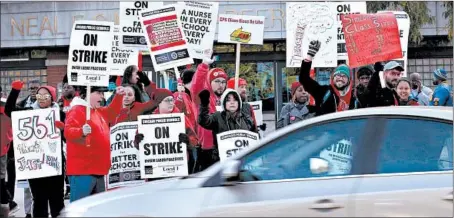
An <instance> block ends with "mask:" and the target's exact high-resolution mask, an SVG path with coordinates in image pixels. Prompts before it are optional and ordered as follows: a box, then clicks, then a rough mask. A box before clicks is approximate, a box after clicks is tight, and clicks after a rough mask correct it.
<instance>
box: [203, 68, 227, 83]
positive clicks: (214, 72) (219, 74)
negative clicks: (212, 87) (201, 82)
mask: <svg viewBox="0 0 454 218" xmlns="http://www.w3.org/2000/svg"><path fill="white" fill-rule="evenodd" d="M208 73H209V75H210V82H211V81H213V80H215V79H217V78H224V79H226V80H227V74H226V73H225V71H224V70H223V69H221V68H213V69H211V70H210V72H208Z"/></svg>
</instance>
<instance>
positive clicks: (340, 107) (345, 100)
mask: <svg viewBox="0 0 454 218" xmlns="http://www.w3.org/2000/svg"><path fill="white" fill-rule="evenodd" d="M332 79H333V78H332V77H331V87H332V88H333V90H334V93H335V94H336V95H337V96H338V97H339V102H338V103H337V105H336V106H337V108H336V111H346V110H348V109H349V108H350V100H351V99H352V83H351V82H350V81H349V85H348V87H347V90H346V91H345V93H343V94H341V92H340V91H339V90H338V89H337V88H336V86H335V85H334V82H333V81H332Z"/></svg>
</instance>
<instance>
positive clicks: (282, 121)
mask: <svg viewBox="0 0 454 218" xmlns="http://www.w3.org/2000/svg"><path fill="white" fill-rule="evenodd" d="M291 90H292V100H291V101H290V102H289V103H288V104H286V105H285V106H284V107H283V108H282V111H281V115H280V117H279V120H278V121H277V128H278V129H279V128H282V127H284V126H288V125H290V124H293V123H297V122H299V121H301V120H305V119H309V118H312V117H314V116H315V113H316V111H317V108H316V107H315V106H312V105H309V93H307V92H306V90H304V87H303V86H302V85H301V83H299V82H298V81H295V82H293V83H292V86H291Z"/></svg>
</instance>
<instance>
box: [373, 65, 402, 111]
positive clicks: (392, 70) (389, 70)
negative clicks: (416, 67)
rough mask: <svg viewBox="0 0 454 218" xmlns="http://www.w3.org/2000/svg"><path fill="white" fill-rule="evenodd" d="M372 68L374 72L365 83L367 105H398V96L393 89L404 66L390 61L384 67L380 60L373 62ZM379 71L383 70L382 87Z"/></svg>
mask: <svg viewBox="0 0 454 218" xmlns="http://www.w3.org/2000/svg"><path fill="white" fill-rule="evenodd" d="M374 70H375V72H374V73H373V74H372V77H371V78H370V81H369V84H368V85H367V100H368V105H367V106H368V107H380V106H391V105H394V106H398V105H399V96H398V95H397V92H396V90H395V89H396V86H397V83H398V82H399V79H400V78H401V76H402V71H404V68H403V67H402V66H401V65H400V64H399V63H397V62H396V61H390V62H388V63H387V64H386V65H385V66H384V67H383V65H382V64H381V63H380V62H377V63H375V65H374ZM381 71H384V72H383V78H384V81H385V84H384V87H382V85H381V82H380V75H379V74H380V72H381Z"/></svg>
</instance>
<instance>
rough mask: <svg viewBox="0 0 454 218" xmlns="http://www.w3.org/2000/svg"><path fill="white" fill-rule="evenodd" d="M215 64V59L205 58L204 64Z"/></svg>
mask: <svg viewBox="0 0 454 218" xmlns="http://www.w3.org/2000/svg"><path fill="white" fill-rule="evenodd" d="M213 62H214V59H211V58H207V57H204V58H203V62H202V63H204V64H207V65H210V64H212V63H213Z"/></svg>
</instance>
